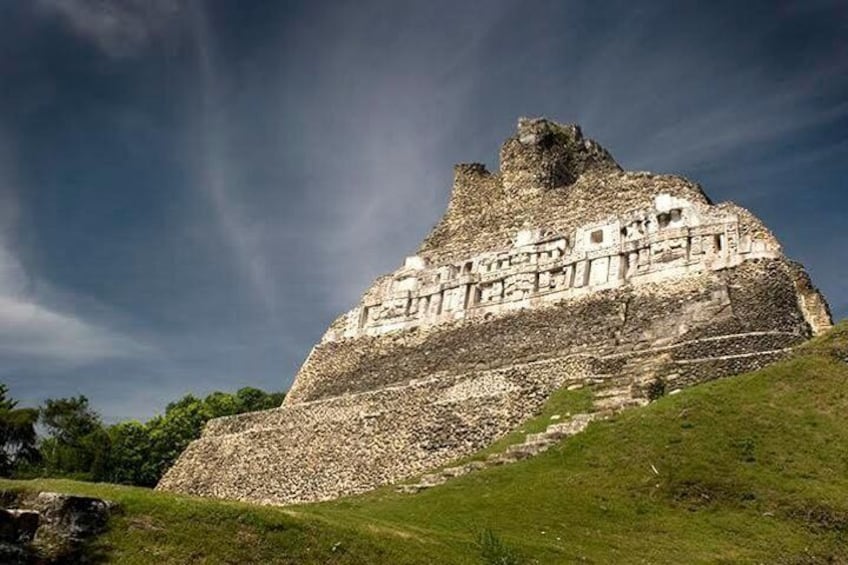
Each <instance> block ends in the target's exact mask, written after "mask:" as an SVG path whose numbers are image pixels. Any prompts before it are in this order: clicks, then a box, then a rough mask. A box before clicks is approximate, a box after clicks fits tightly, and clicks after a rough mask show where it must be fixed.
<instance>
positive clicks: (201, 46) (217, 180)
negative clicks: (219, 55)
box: [187, 3, 278, 317]
mask: <svg viewBox="0 0 848 565" xmlns="http://www.w3.org/2000/svg"><path fill="white" fill-rule="evenodd" d="M187 15H188V22H189V24H190V28H191V35H192V39H193V42H194V48H195V53H196V57H197V58H196V61H197V65H198V71H199V77H200V84H199V85H198V97H199V100H200V104H199V107H198V112H197V115H196V116H195V118H196V119H195V120H194V129H195V130H197V131H196V138H199V139H200V140H201V142H200V143H199V144H198V148H197V149H198V150H199V151H198V154H197V155H195V158H196V163H197V165H198V167H197V170H196V175H195V176H196V181H195V184H196V186H197V188H198V190H199V191H200V192H201V193H202V194H203V195H204V196H205V198H206V199H207V201H208V203H209V204H210V205H211V207H212V210H213V211H214V214H215V219H216V221H217V224H218V228H219V232H220V234H221V235H222V236H223V238H224V240H225V241H226V243H227V244H228V245H229V247H230V250H229V251H230V255H231V257H232V258H233V259H234V262H235V264H236V267H237V268H238V270H239V271H240V272H241V273H242V275H243V276H244V277H245V279H246V280H247V282H248V284H249V285H250V286H251V288H252V291H253V292H255V293H256V295H257V297H258V298H259V301H260V303H261V305H262V306H263V307H264V308H265V309H266V311H267V312H268V313H269V314H270V315H271V316H272V317H273V316H276V313H277V307H278V305H277V297H276V296H277V293H276V291H275V284H274V281H273V276H272V273H271V272H270V271H269V266H268V262H267V259H266V255H265V253H264V251H263V247H262V245H261V239H262V236H263V234H262V229H261V227H260V225H259V224H258V223H254V222H250V221H249V220H248V216H247V214H246V213H245V209H244V207H242V206H240V202H239V200H238V199H237V198H236V194H234V190H233V188H234V187H233V184H234V183H235V174H234V172H233V170H232V169H233V167H234V165H233V163H232V162H231V159H230V157H229V154H230V153H231V152H232V151H231V148H230V143H231V135H230V131H229V128H228V127H227V116H226V110H225V104H224V100H223V94H222V89H221V86H220V82H219V78H218V72H217V69H216V65H215V50H214V38H213V37H212V35H211V32H210V29H209V23H208V21H207V15H206V12H205V9H204V7H203V6H202V5H201V4H199V3H193V4H192V5H191V6H190V9H189V11H188V14H187Z"/></svg>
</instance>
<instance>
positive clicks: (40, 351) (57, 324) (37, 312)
mask: <svg viewBox="0 0 848 565" xmlns="http://www.w3.org/2000/svg"><path fill="white" fill-rule="evenodd" d="M0 141H2V139H0ZM10 152H11V149H10V148H9V145H8V144H7V143H0V211H2V213H0V370H2V369H3V368H8V366H9V365H13V364H20V363H22V362H26V363H27V365H28V366H35V365H38V364H43V365H49V366H53V367H71V366H78V365H86V364H91V363H96V362H100V361H104V360H108V359H118V358H127V357H135V356H139V355H143V354H150V353H151V352H152V350H151V348H150V347H149V346H147V345H145V344H142V343H141V342H138V341H136V340H134V339H132V338H130V337H128V336H125V335H123V334H121V333H120V332H115V331H113V330H110V329H108V328H106V327H103V326H102V325H99V324H95V323H91V322H89V321H87V320H85V319H84V318H83V317H80V316H78V315H76V314H74V313H72V312H69V311H68V310H69V309H68V305H63V304H60V303H58V302H61V301H59V300H58V297H59V296H60V293H58V292H51V291H49V287H48V286H47V285H45V284H44V283H42V282H40V281H38V280H37V279H36V278H35V277H31V276H29V275H28V273H27V272H26V270H25V269H24V267H23V265H22V264H21V262H20V261H19V260H18V258H17V257H16V256H15V255H14V253H13V252H12V250H11V244H10V241H11V239H12V234H13V233H14V227H15V223H16V222H17V216H18V214H17V210H18V202H17V198H16V193H17V188H16V187H17V183H16V182H14V178H15V175H14V174H13V173H12V172H11V166H10V163H11V162H12V159H11V158H10ZM39 289H43V290H45V291H46V292H39ZM61 296H67V295H61ZM4 366H5V367H4ZM0 372H2V371H0Z"/></svg>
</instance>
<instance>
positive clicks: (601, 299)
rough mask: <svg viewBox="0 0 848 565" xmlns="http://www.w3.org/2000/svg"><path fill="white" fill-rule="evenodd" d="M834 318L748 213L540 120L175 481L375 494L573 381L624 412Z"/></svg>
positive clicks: (758, 361) (272, 494) (466, 171)
mask: <svg viewBox="0 0 848 565" xmlns="http://www.w3.org/2000/svg"><path fill="white" fill-rule="evenodd" d="M829 326H830V314H829V312H828V309H827V304H826V303H825V301H824V299H823V298H822V296H821V295H820V294H819V292H818V291H817V290H816V289H815V287H814V286H813V285H812V284H811V282H810V279H809V277H808V276H807V274H806V273H805V272H804V270H803V268H802V267H801V266H800V265H798V264H796V263H793V262H791V261H789V260H787V259H786V258H785V257H784V256H783V254H782V252H781V248H780V245H779V243H778V242H777V240H776V239H775V238H774V236H773V235H772V234H771V233H770V232H769V230H768V229H767V228H766V227H765V226H764V225H763V224H762V223H761V222H759V220H757V219H756V218H755V217H754V216H752V215H751V214H750V213H749V212H748V211H746V210H744V209H742V208H739V207H738V206H735V205H733V204H719V205H713V204H712V203H711V202H710V201H709V199H708V198H707V197H706V195H705V194H704V193H703V191H702V190H701V189H700V187H698V186H697V185H694V184H692V183H690V182H689V181H687V180H686V179H683V178H680V177H674V176H666V175H652V174H648V173H631V172H625V171H622V170H621V168H620V167H619V166H618V165H617V164H616V163H615V161H614V160H613V159H612V157H611V156H610V154H609V153H608V152H607V151H606V150H604V149H603V148H601V147H600V146H599V145H598V144H597V143H595V142H593V141H590V140H586V139H584V138H583V136H582V133H581V132H580V130H579V128H577V127H576V126H561V125H558V124H555V123H552V122H549V121H547V120H520V121H519V127H518V132H517V134H516V135H515V136H514V137H512V138H510V139H509V140H507V141H506V143H505V144H504V146H503V148H502V150H501V167H500V171H499V172H498V173H495V174H492V173H489V172H488V171H486V169H485V167H483V166H482V165H478V164H471V165H458V166H457V167H456V177H455V183H454V189H453V193H452V196H451V201H450V204H449V206H448V210H447V212H446V214H445V216H444V217H443V218H442V220H441V221H440V223H439V224H438V225H437V226H436V227H435V228H434V229H433V231H432V233H431V234H430V235H429V236H428V237H427V238H426V240H425V241H424V243H423V245H422V247H421V249H420V250H419V253H418V254H417V255H416V256H414V257H409V258H407V259H406V261H405V262H404V264H403V265H402V266H401V267H400V268H399V269H398V270H397V271H395V272H394V273H392V274H390V275H386V276H384V277H380V278H379V279H378V280H377V281H376V282H375V283H374V284H373V285H372V287H371V288H370V289H369V290H368V291H367V292H366V293H365V295H364V297H363V299H362V301H361V302H360V303H359V304H358V305H357V306H356V307H354V308H353V309H352V310H351V311H350V312H348V313H346V314H344V315H343V316H341V317H340V318H339V319H338V320H336V321H335V322H334V323H333V324H332V325H331V327H330V328H329V330H328V331H327V333H326V334H325V335H324V337H323V339H322V340H321V342H320V343H319V344H317V345H316V346H315V348H314V349H313V350H312V352H311V353H310V355H309V357H308V358H307V360H306V362H305V363H304V364H303V367H302V368H301V369H300V371H299V373H298V375H297V378H296V380H295V383H294V386H293V387H292V390H291V391H290V393H289V395H288V397H287V399H286V402H285V404H284V405H283V406H282V407H281V408H278V409H274V410H269V411H265V412H259V413H253V414H245V415H241V416H234V417H231V418H222V419H219V420H214V421H212V422H210V423H209V425H208V426H207V428H206V430H205V431H204V434H203V437H202V438H201V439H199V440H198V441H196V442H194V443H192V444H191V445H190V446H189V448H188V449H187V450H186V452H185V453H184V454H183V455H182V457H181V458H180V460H179V461H178V462H177V464H176V465H175V466H174V467H173V468H172V469H171V470H170V471H169V472H168V474H167V475H166V476H165V477H164V478H163V480H162V482H161V483H160V485H159V488H162V489H167V490H176V491H182V492H189V493H194V494H200V495H206V496H217V497H223V498H236V499H241V500H249V501H257V502H263V503H270V504H287V503H296V502H306V501H314V500H323V499H330V498H335V497H338V496H342V495H346V494H353V493H358V492H363V491H366V490H369V489H372V488H375V487H377V486H380V485H383V484H388V483H393V482H397V481H399V480H403V479H405V478H408V477H410V476H413V475H416V474H420V473H422V472H425V471H427V470H429V469H432V468H434V467H436V466H439V465H444V464H446V463H448V462H449V461H451V460H452V459H455V458H457V457H459V456H462V455H466V454H469V453H471V452H473V451H475V450H478V449H480V448H481V447H484V446H486V445H487V444H489V443H491V442H492V441H493V440H495V439H497V438H498V437H500V436H502V435H504V434H505V433H507V432H508V431H510V430H511V429H513V428H514V427H515V426H517V425H519V424H520V423H521V422H522V421H524V420H526V419H527V418H529V417H531V416H532V415H533V414H534V413H536V412H537V411H538V410H539V408H540V407H541V405H542V404H543V403H544V401H545V399H546V398H547V397H548V396H549V395H550V393H551V392H552V391H554V390H556V389H557V388H560V387H562V386H592V387H594V388H595V390H596V405H597V406H598V407H599V408H618V407H621V406H624V405H627V404H630V403H639V402H644V401H645V400H644V399H645V397H646V394H647V393H646V390H647V387H648V386H649V385H650V383H652V382H653V381H655V380H657V379H661V380H662V381H664V383H665V386H666V387H670V388H671V389H673V388H680V387H682V386H687V385H690V384H693V383H697V382H701V381H704V380H707V379H711V378H716V377H720V376H724V375H730V374H735V373H739V372H743V371H746V370H751V369H755V368H758V367H760V366H762V365H764V364H766V363H769V362H771V361H774V360H776V359H779V358H780V357H782V356H784V355H786V353H787V352H788V351H790V350H791V348H792V347H794V346H795V345H797V344H798V343H800V342H801V341H803V340H805V339H806V338H808V337H809V336H810V335H812V334H813V333H818V332H820V331H822V330H824V329H826V328H827V327H829Z"/></svg>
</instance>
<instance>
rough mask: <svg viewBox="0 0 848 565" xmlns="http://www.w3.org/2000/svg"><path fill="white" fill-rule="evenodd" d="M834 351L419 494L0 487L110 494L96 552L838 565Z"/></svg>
mask: <svg viewBox="0 0 848 565" xmlns="http://www.w3.org/2000/svg"><path fill="white" fill-rule="evenodd" d="M840 359H842V360H840ZM846 359H848V324H843V325H841V326H839V327H838V328H837V329H836V330H835V331H834V332H832V333H831V334H829V335H828V336H826V337H825V339H819V340H817V341H815V342H813V343H812V344H810V345H808V346H807V347H806V348H805V350H804V352H803V353H802V354H800V355H798V356H797V357H796V358H793V359H791V360H789V361H786V362H783V363H780V364H778V365H774V366H772V367H770V368H767V369H765V370H763V371H759V372H757V373H752V374H748V375H743V376H739V377H735V378H732V379H725V380H722V381H718V382H713V383H710V384H707V385H702V386H699V387H696V388H693V389H689V390H686V391H684V392H682V393H680V394H678V395H675V396H671V397H666V398H663V399H661V400H659V401H657V402H655V403H653V404H651V405H650V406H648V407H646V408H642V409H636V410H631V411H629V412H625V413H624V414H622V415H620V416H618V417H617V418H615V419H614V420H611V421H607V422H598V423H594V424H592V425H591V426H590V427H589V429H588V430H587V431H586V432H585V433H583V434H580V435H578V436H577V437H575V438H572V439H569V440H566V441H565V442H563V443H562V444H560V445H559V446H558V447H556V448H554V449H551V450H550V451H548V452H546V453H544V454H542V455H540V456H538V457H535V458H533V459H530V460H527V461H524V462H521V463H516V464H513V465H508V466H504V467H497V468H492V469H487V470H485V471H482V472H479V473H474V474H471V475H468V476H465V477H461V478H458V479H455V480H453V481H450V482H448V483H447V484H445V485H443V486H440V487H436V488H433V489H430V490H428V491H424V492H422V493H420V494H417V495H400V494H396V493H394V492H392V491H391V490H390V489H384V490H381V491H377V492H375V493H371V494H368V495H364V496H360V497H353V498H348V499H343V500H339V501H334V502H329V503H322V504H314V505H304V506H298V507H290V508H286V509H276V508H257V507H252V506H249V505H244V504H235V503H223V502H215V501H206V500H200V499H193V498H188V497H181V496H174V495H168V494H160V493H152V492H150V491H146V490H143V489H134V488H125V487H113V486H106V485H91V484H85V483H72V482H63V481H36V482H32V483H31V482H11V481H4V482H2V483H0V486H2V487H5V488H24V489H35V488H38V489H54V490H63V491H74V492H79V493H85V494H92V495H97V496H103V497H106V498H110V499H113V500H117V501H119V502H121V503H122V504H123V506H124V508H125V512H124V514H123V515H122V516H119V517H117V518H116V519H115V520H114V523H113V526H112V530H111V531H110V533H108V534H107V535H106V536H104V537H103V538H102V540H101V541H100V542H99V546H98V549H100V550H101V551H102V552H103V554H104V555H106V556H108V557H109V558H111V559H114V560H116V561H120V562H127V563H150V562H159V563H184V562H190V561H194V562H198V561H199V562H210V563H213V562H229V563H248V562H262V563H266V562H283V563H286V562H290V563H475V562H479V557H478V553H479V552H478V550H477V548H476V547H475V543H474V541H475V538H476V535H477V533H478V532H479V531H480V530H482V529H484V528H490V529H491V530H493V531H494V532H496V533H497V534H498V536H500V537H501V538H502V539H503V541H504V542H505V543H506V544H507V545H509V546H511V547H513V548H514V549H516V550H517V551H518V552H519V553H520V554H522V555H523V556H524V557H525V558H526V560H527V561H528V562H531V563H532V562H538V563H572V562H590V563H591V562H595V563H609V562H619V563H623V562H626V563H631V562H632V563H682V562H686V563H697V562H703V563H707V562H709V563H721V562H726V563H738V562H751V563H763V562H767V563H816V562H826V560H827V559H829V558H832V559H834V560H835V561H836V562H846V563H848V541H846V540H848V363H846V362H845V360H846ZM572 401H573V399H571V400H568V402H572ZM545 421H546V420H540V421H538V422H536V423H535V424H531V427H534V426H543V424H544V422H545ZM843 538H845V539H843Z"/></svg>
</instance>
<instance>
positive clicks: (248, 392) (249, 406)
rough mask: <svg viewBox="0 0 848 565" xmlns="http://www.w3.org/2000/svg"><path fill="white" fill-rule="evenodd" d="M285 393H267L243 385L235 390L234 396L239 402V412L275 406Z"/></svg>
mask: <svg viewBox="0 0 848 565" xmlns="http://www.w3.org/2000/svg"><path fill="white" fill-rule="evenodd" d="M285 397H286V393H284V392H272V393H267V392H265V391H264V390H259V389H258V388H253V387H249V386H248V387H244V388H241V389H239V390H238V391H237V392H236V398H237V399H238V400H239V402H240V403H241V412H256V411H257V410H268V409H269V408H277V407H279V406H280V405H281V404H282V403H283V399H285Z"/></svg>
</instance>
